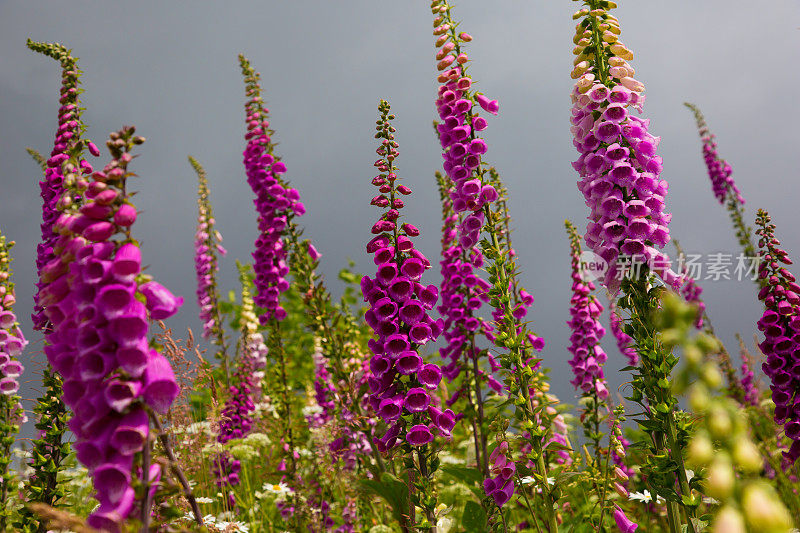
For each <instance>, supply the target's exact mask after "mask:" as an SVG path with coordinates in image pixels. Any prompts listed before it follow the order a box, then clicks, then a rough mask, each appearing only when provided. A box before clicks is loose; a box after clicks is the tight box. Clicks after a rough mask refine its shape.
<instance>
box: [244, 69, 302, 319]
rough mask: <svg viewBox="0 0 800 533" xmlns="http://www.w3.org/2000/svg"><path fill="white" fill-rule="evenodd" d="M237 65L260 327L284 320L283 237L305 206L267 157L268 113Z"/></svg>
mask: <svg viewBox="0 0 800 533" xmlns="http://www.w3.org/2000/svg"><path fill="white" fill-rule="evenodd" d="M239 62H240V63H241V67H242V74H243V75H244V76H245V83H246V84H247V90H246V94H247V97H248V100H247V102H246V103H245V112H246V115H247V133H246V134H245V139H246V140H247V148H246V149H245V151H244V166H245V172H246V173H247V183H248V184H250V187H251V188H252V189H253V192H254V193H255V195H256V199H255V200H253V202H254V203H255V206H256V211H257V212H258V230H259V232H260V234H259V236H258V238H257V239H256V243H255V252H253V259H254V264H253V268H254V269H255V272H256V278H255V285H256V289H257V294H256V296H255V303H256V304H257V305H258V306H259V307H261V308H263V309H264V310H265V312H264V314H263V315H262V316H261V317H260V320H261V321H262V323H266V322H267V321H269V320H270V319H272V318H274V319H276V320H278V321H281V320H283V319H284V318H285V317H286V310H285V309H284V308H283V307H281V305H280V303H279V298H280V295H281V293H283V292H285V291H286V290H287V289H288V288H289V282H288V281H287V280H286V275H287V274H288V273H289V267H288V266H287V264H286V258H287V251H286V247H285V245H284V242H283V235H284V232H285V230H286V229H287V227H288V226H289V222H290V220H291V219H292V218H293V217H296V216H302V215H303V214H304V213H305V207H304V206H303V204H302V203H301V202H300V195H299V193H298V192H297V190H295V189H292V188H290V187H288V186H287V185H286V182H285V181H284V180H283V179H282V178H281V174H284V173H285V172H286V165H285V164H284V163H283V162H282V161H280V160H278V159H276V157H275V156H274V155H273V153H272V151H273V148H274V144H273V143H272V139H271V134H272V130H270V129H269V121H268V120H267V113H268V112H269V111H268V110H267V109H266V108H265V107H264V105H263V100H262V98H261V86H260V85H259V83H258V79H259V74H257V73H256V72H255V71H254V70H253V69H252V67H251V66H250V63H249V62H248V61H247V60H246V59H245V58H244V56H241V55H240V56H239Z"/></svg>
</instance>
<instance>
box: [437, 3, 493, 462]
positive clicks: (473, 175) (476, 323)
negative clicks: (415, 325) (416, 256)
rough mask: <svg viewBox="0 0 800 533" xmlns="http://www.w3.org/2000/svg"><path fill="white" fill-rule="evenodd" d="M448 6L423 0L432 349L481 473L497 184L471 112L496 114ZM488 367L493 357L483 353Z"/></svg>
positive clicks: (480, 123) (482, 122) (480, 126)
mask: <svg viewBox="0 0 800 533" xmlns="http://www.w3.org/2000/svg"><path fill="white" fill-rule="evenodd" d="M451 10H452V7H451V6H450V5H449V4H448V2H447V1H446V0H437V1H434V2H432V3H431V12H432V13H433V15H434V20H433V24H434V30H433V34H434V36H435V37H436V41H435V46H436V48H437V51H436V60H437V61H438V63H437V70H438V71H439V72H440V74H439V76H438V77H437V81H438V82H439V84H440V85H439V88H438V91H437V96H438V98H437V100H436V110H437V112H438V115H439V119H440V122H438V123H437V124H436V125H435V129H436V134H437V138H438V140H439V144H440V145H441V149H442V157H443V159H444V163H443V169H444V172H445V174H444V175H443V176H441V177H440V178H439V186H440V193H441V196H442V202H443V208H444V210H445V211H444V212H445V221H444V226H445V228H444V233H443V237H442V261H441V270H442V278H443V282H442V303H441V305H440V306H439V309H438V310H439V313H440V314H441V315H442V316H443V317H444V319H445V331H444V338H445V340H446V341H447V345H446V346H445V347H444V348H443V349H442V350H441V351H440V354H441V355H442V357H444V358H448V359H449V360H450V363H449V364H448V365H446V366H445V367H444V369H443V371H444V374H445V376H446V377H447V379H448V381H453V380H455V379H456V378H457V377H459V375H461V381H460V384H458V385H456V390H455V391H454V393H453V397H452V398H451V401H450V404H451V405H455V402H456V400H458V399H459V398H463V399H464V400H465V403H466V405H465V406H464V414H465V416H467V417H469V419H470V420H471V421H472V433H473V440H474V444H475V456H476V462H477V465H478V469H479V470H480V471H481V473H482V474H483V475H484V476H486V477H488V476H489V462H488V457H487V456H488V448H487V443H488V434H487V433H488V427H487V422H486V420H487V414H486V413H485V412H484V398H485V396H486V391H487V386H488V387H491V388H493V389H494V390H495V391H496V392H498V393H501V392H502V387H501V385H500V383H499V382H498V381H497V380H496V379H495V378H494V377H493V376H491V374H489V373H486V372H484V370H483V368H482V367H485V363H484V361H485V360H486V359H488V358H489V357H490V354H489V352H488V349H486V348H482V347H481V346H480V345H479V337H480V336H481V334H484V335H487V336H488V337H489V338H490V339H491V338H492V330H493V328H492V326H491V324H490V323H489V322H487V321H484V320H482V319H481V318H480V307H481V305H482V303H484V302H488V299H489V298H488V294H487V292H488V290H489V287H490V284H489V283H487V282H486V281H485V280H483V279H481V277H480V276H479V275H478V274H477V271H476V270H477V269H479V268H480V267H481V266H482V265H483V262H484V258H483V254H482V253H481V252H480V251H479V250H478V249H476V248H475V245H476V244H477V243H478V241H479V240H480V234H481V230H482V228H483V226H484V223H485V215H484V214H483V211H482V208H483V206H484V205H486V204H487V203H490V202H493V201H495V200H497V196H498V195H497V192H496V191H495V190H494V188H493V187H492V186H491V185H489V184H487V183H485V181H486V179H485V177H484V173H485V169H484V168H483V166H482V161H481V156H482V155H483V154H485V153H486V151H487V145H486V142H485V141H484V140H483V139H481V138H480V137H479V134H478V132H480V131H482V130H484V129H486V127H487V125H488V123H487V121H486V119H485V118H483V117H481V116H480V115H479V111H478V109H479V108H483V109H484V110H485V111H487V112H488V113H492V114H495V115H496V114H497V112H498V109H499V106H498V103H497V101H494V100H489V99H488V98H487V97H486V96H485V95H483V94H481V93H479V92H477V91H474V90H473V89H472V80H471V78H470V77H469V75H468V74H467V69H468V61H469V58H468V56H467V54H466V52H465V50H464V49H463V47H464V45H465V44H466V43H468V42H470V41H471V40H472V37H471V36H470V35H469V34H467V33H464V32H457V30H456V28H457V26H458V24H457V23H456V21H455V20H454V19H453V17H452V13H451ZM489 362H490V365H491V367H492V370H493V371H494V370H495V368H496V366H497V365H496V362H494V361H493V359H489Z"/></svg>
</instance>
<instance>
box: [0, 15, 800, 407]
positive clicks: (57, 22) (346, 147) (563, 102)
mask: <svg viewBox="0 0 800 533" xmlns="http://www.w3.org/2000/svg"><path fill="white" fill-rule="evenodd" d="M619 3H620V8H619V9H618V10H616V11H615V13H616V15H617V16H618V18H619V19H620V21H621V24H622V38H623V41H624V42H625V43H626V44H627V45H628V46H629V47H630V48H631V49H632V50H633V51H634V54H635V58H634V61H633V65H634V66H635V68H636V70H637V76H636V77H637V78H639V79H640V80H641V81H642V82H644V84H645V86H646V87H647V90H646V94H647V101H646V104H645V112H644V115H643V116H645V117H647V118H650V119H651V130H652V132H653V133H654V134H655V135H660V136H662V142H661V145H660V147H659V154H660V155H661V156H663V158H664V168H665V170H664V174H663V176H664V177H665V178H666V179H667V180H668V181H669V182H670V185H671V186H670V193H669V196H668V198H667V208H668V210H671V211H672V212H673V214H674V217H673V221H672V224H671V229H672V235H673V236H674V237H677V238H678V239H679V240H680V241H681V242H682V244H683V246H684V248H685V249H686V250H687V251H688V252H699V251H703V250H705V251H709V252H725V253H733V254H736V253H738V252H739V250H738V248H737V245H736V242H735V239H734V236H733V233H732V230H731V228H730V225H729V223H728V219H727V213H726V212H725V211H724V209H723V208H722V207H721V206H719V205H717V204H716V202H715V200H714V198H713V196H712V194H711V189H710V185H709V182H708V179H707V177H706V173H705V169H704V166H703V162H702V158H701V155H700V143H699V139H698V136H697V132H696V130H695V126H694V122H693V118H692V116H691V114H690V113H689V112H688V111H687V110H686V109H685V108H684V107H683V106H682V102H684V101H685V100H690V101H692V102H695V103H696V104H698V105H699V106H700V107H701V109H702V110H703V111H704V113H705V114H706V118H707V120H708V122H709V124H710V127H711V129H712V130H713V131H714V132H715V133H716V134H717V137H718V142H719V146H720V151H721V154H722V155H723V157H726V158H728V160H729V161H730V163H731V164H732V165H733V168H734V177H735V179H736V181H737V184H738V185H739V187H740V189H741V191H742V193H743V194H744V196H745V198H746V199H747V201H748V204H747V214H748V216H749V217H750V218H751V219H752V218H754V213H755V210H756V209H757V208H758V207H765V208H767V209H769V210H770V212H771V214H772V215H773V219H774V221H775V222H776V223H777V225H778V235H779V236H780V238H781V239H782V240H783V243H784V245H785V246H786V248H787V249H788V251H789V253H790V255H791V256H792V257H794V258H795V259H796V260H800V233H798V232H797V231H796V228H797V225H798V222H800V212H798V209H797V203H798V199H799V198H800V194H799V193H800V182H798V180H797V179H796V178H795V176H796V169H797V167H798V150H797V147H798V145H800V142H798V141H800V135H799V134H798V132H797V131H798V130H797V129H796V128H795V127H794V126H795V125H796V124H798V123H800V120H798V119H800V112H799V111H798V106H797V105H796V94H797V87H798V81H800V74H798V70H797V68H796V58H797V50H798V44H800V42H799V41H800V32H799V31H798V26H800V24H799V23H798V4H797V2H796V1H790V0H773V1H770V2H753V1H743V0H724V1H723V0H676V1H671V2H664V1H663V0H636V1H635V2H634V1H631V0H628V1H625V0H622V1H620V2H619ZM576 8H577V3H575V2H570V1H568V0H560V1H555V0H498V1H492V2H486V1H478V0H461V1H460V2H458V6H457V7H456V11H455V13H456V16H457V18H459V19H460V20H462V21H463V24H462V28H463V29H464V30H465V31H468V32H469V33H471V34H472V35H473V36H474V37H475V40H474V41H473V42H472V43H471V45H470V46H469V49H468V52H469V53H470V57H471V59H473V60H474V63H473V65H472V67H471V70H470V72H471V74H472V76H473V77H474V79H475V80H476V81H477V82H478V83H479V87H480V89H481V90H482V91H484V92H485V93H486V94H488V95H489V96H491V97H493V98H497V99H498V100H499V101H500V115H499V117H496V118H492V119H490V123H489V129H488V130H486V132H485V133H486V136H485V137H486V139H487V142H488V143H489V152H488V154H487V156H486V157H487V158H488V160H489V161H491V162H492V163H493V164H494V165H495V166H496V167H497V168H498V169H499V170H500V172H501V175H502V176H503V178H504V179H505V182H506V184H507V186H508V188H509V190H510V193H511V208H512V215H513V216H514V227H515V229H516V232H515V235H514V243H515V247H516V249H517V251H518V253H519V256H520V261H519V263H520V265H521V267H522V281H523V283H524V285H525V286H526V287H527V288H528V289H529V291H530V292H531V293H532V294H533V295H534V296H535V297H536V303H535V304H534V307H533V310H532V313H531V314H530V315H529V317H530V319H531V320H532V323H533V327H534V328H535V329H536V330H537V331H538V332H539V333H540V334H541V335H543V336H544V337H545V338H546V340H547V343H548V346H547V348H546V350H545V352H544V358H545V361H546V364H547V365H548V366H550V367H551V368H552V369H553V374H552V376H553V378H552V379H553V383H554V390H555V392H557V393H558V394H559V396H560V397H561V398H562V399H563V400H564V401H569V402H573V401H574V393H573V390H572V388H571V386H570V385H569V383H568V381H569V379H570V377H571V376H570V373H569V369H568V365H567V363H566V361H567V359H568V358H569V354H568V353H567V351H566V346H567V337H568V330H567V328H566V326H565V321H566V320H567V319H568V308H569V307H568V306H569V303H568V302H569V287H570V280H569V272H568V268H569V262H568V261H569V259H568V244H567V240H566V237H565V234H564V230H563V220H564V218H570V219H571V220H573V221H574V222H576V223H577V224H578V225H579V227H581V229H582V228H583V226H584V220H585V218H586V216H587V214H588V211H587V208H586V207H585V206H584V205H583V200H582V197H581V195H580V193H579V192H578V190H577V188H576V186H575V182H576V180H577V175H576V173H575V172H574V170H573V169H572V167H571V166H570V162H571V161H573V160H574V159H575V158H576V152H575V150H574V148H573V146H572V143H571V136H570V132H569V123H568V118H569V109H570V101H569V97H568V95H569V92H570V89H571V85H572V80H570V78H569V72H570V70H571V66H572V57H573V56H572V55H571V50H572V47H573V44H572V36H573V32H574V22H573V21H572V19H571V14H572V12H573V11H574V10H575V9H576ZM431 28H432V26H431V15H430V10H429V9H428V2H427V1H420V2H410V1H385V0H360V1H357V0H337V1H334V2H330V1H328V2H323V1H311V0H294V1H291V2H289V1H277V0H269V1H259V2H255V1H253V2H240V1H235V0H231V1H226V2H211V1H191V2H189V1H155V0H142V1H137V2H126V3H122V2H104V1H99V0H96V1H88V0H73V1H70V2H41V1H35V0H34V1H22V0H0V50H2V54H0V186H1V187H2V189H0V191H2V192H0V229H2V231H3V232H4V233H5V234H6V235H8V237H9V238H11V239H15V240H16V241H17V242H18V245H17V247H16V248H15V250H14V256H15V262H14V268H15V270H16V273H15V279H16V282H17V293H18V298H19V304H18V306H17V310H18V313H19V315H21V319H22V323H23V327H24V328H25V330H26V332H28V334H29V337H30V338H31V340H34V341H36V340H38V336H37V335H34V334H32V333H30V319H29V316H28V315H29V314H30V309H31V297H32V292H33V284H34V273H35V268H34V259H35V248H36V243H37V240H38V238H39V222H40V221H39V218H40V209H41V208H40V199H39V196H38V194H39V188H38V185H37V181H38V179H39V171H38V168H37V167H36V166H35V164H34V163H33V162H32V161H30V159H29V158H28V155H27V154H26V153H25V151H24V148H25V147H26V146H31V147H34V148H36V149H38V150H40V151H41V152H49V151H50V149H51V148H52V139H53V135H54V132H55V127H56V113H57V108H58V103H57V93H58V88H59V82H60V68H59V66H58V65H57V64H56V63H55V62H54V61H53V60H51V59H49V58H45V57H43V56H40V55H37V54H34V53H33V52H30V51H28V50H27V49H26V47H25V40H26V38H28V37H31V38H33V39H34V40H44V41H59V42H62V43H64V44H66V45H67V46H68V47H70V48H72V49H73V52H74V54H75V55H76V56H78V57H79V58H80V62H79V64H80V67H81V68H82V69H83V71H84V76H83V83H84V85H83V87H84V88H85V89H86V92H85V93H84V95H83V103H84V105H85V106H86V107H87V111H86V113H85V121H86V123H87V124H88V126H89V131H88V135H89V137H91V138H92V139H94V140H95V141H96V142H97V143H98V145H101V144H102V142H103V141H104V140H105V138H106V137H107V135H108V133H109V132H110V131H113V130H116V129H118V128H119V127H120V126H121V125H123V124H135V125H136V126H137V128H138V131H139V132H140V133H141V134H142V135H144V136H146V137H147V139H148V141H147V142H146V143H145V144H144V145H143V146H142V147H141V149H140V150H139V151H138V153H139V154H141V157H139V158H138V159H137V160H136V162H135V164H134V167H133V168H134V171H135V172H137V173H138V174H139V175H140V176H141V177H140V178H139V179H138V180H137V182H136V188H137V189H138V190H139V191H140V193H139V194H138V195H137V196H136V197H135V201H136V204H137V206H138V207H139V209H141V210H142V211H143V214H142V216H141V217H140V219H139V221H138V222H137V224H136V226H135V228H134V229H135V234H136V236H137V237H139V238H140V240H141V241H142V243H143V254H144V256H145V258H146V262H147V263H149V264H150V265H151V268H150V270H149V272H150V273H151V274H153V275H154V276H155V277H156V279H158V280H159V281H161V282H162V283H164V284H165V285H167V286H168V287H170V288H171V289H172V290H173V291H174V292H176V293H177V294H180V295H183V296H184V297H185V298H186V305H185V306H184V308H183V311H182V313H181V314H180V315H179V316H178V317H176V318H174V319H172V321H171V325H172V326H174V327H175V328H176V330H181V329H185V327H187V326H191V327H192V328H193V330H194V331H196V332H197V331H199V329H200V327H199V320H198V319H197V307H196V305H195V303H194V272H193V258H192V239H193V233H194V228H195V218H196V196H195V194H196V181H195V176H194V173H193V172H192V170H191V168H190V167H189V165H188V163H187V162H186V156H187V154H192V155H194V156H195V157H197V158H198V159H199V160H200V161H201V163H202V164H203V165H204V166H205V167H206V170H207V171H208V174H209V178H210V181H211V196H212V201H213V203H214V209H215V213H216V218H217V221H218V227H219V229H220V230H221V231H222V233H223V235H224V237H225V245H226V247H227V248H228V250H229V251H230V253H229V255H228V257H227V258H226V259H225V260H224V261H223V263H222V272H223V273H222V287H223V289H225V290H227V289H229V288H235V287H236V281H235V280H236V273H235V267H234V259H235V258H239V259H242V260H249V254H250V252H251V250H252V246H253V240H254V238H255V236H256V226H255V212H254V210H253V207H252V202H251V198H252V193H251V191H250V189H249V187H248V186H247V183H246V181H245V177H244V172H243V168H242V164H241V152H242V150H243V148H244V140H243V133H244V122H243V119H244V117H243V103H244V88H243V83H242V79H241V75H240V73H239V68H238V64H237V60H236V56H237V54H239V53H244V54H245V55H246V56H247V57H248V58H249V59H250V60H251V61H252V64H253V66H254V67H255V68H256V69H257V70H259V71H260V72H261V73H262V81H263V88H264V91H265V96H266V99H267V102H268V105H269V108H270V110H271V114H272V119H271V120H272V125H273V127H274V128H275V129H276V130H277V135H276V138H277V140H278V141H279V143H280V144H279V146H278V149H277V150H278V152H279V153H280V154H281V155H282V157H283V159H284V161H285V162H286V164H287V166H288V168H289V172H288V174H287V176H288V177H289V178H290V180H291V181H292V183H293V185H294V186H295V187H296V188H297V189H299V191H300V194H301V196H302V199H303V201H304V202H305V204H306V206H307V207H308V213H307V214H306V215H305V216H304V217H303V218H302V219H301V220H302V222H303V224H304V225H305V226H306V228H307V235H308V236H310V237H312V238H313V239H314V241H315V243H316V245H317V247H318V248H319V249H320V251H321V252H322V253H323V254H324V257H323V267H322V268H323V270H324V272H325V273H326V274H327V275H328V278H329V279H330V278H334V277H335V273H336V272H337V271H338V269H339V268H340V267H342V266H343V265H345V264H346V261H347V258H352V259H354V260H355V261H356V264H357V269H358V271H360V272H367V271H369V270H370V268H371V267H372V266H373V265H372V264H371V261H369V259H368V258H367V257H366V254H365V252H364V243H365V242H366V241H367V240H368V239H369V237H370V235H369V228H370V226H371V224H372V223H373V221H374V220H375V218H376V216H377V215H378V210H377V209H376V208H374V207H370V206H369V199H370V198H371V196H372V194H373V190H372V189H373V187H372V186H371V185H370V184H369V181H370V179H371V177H372V174H373V169H372V166H371V163H372V161H374V158H375V154H374V149H375V143H374V140H373V139H372V132H373V127H374V120H375V117H376V105H377V102H378V99H379V98H386V99H388V100H390V102H391V103H392V106H393V110H394V111H395V113H396V114H397V117H398V118H397V128H398V133H397V139H398V141H399V143H400V153H401V155H400V158H399V161H398V163H399V166H400V169H401V176H402V177H403V178H404V179H405V183H407V184H408V185H409V186H411V187H412V188H413V189H414V192H415V194H414V195H412V196H411V197H410V201H409V202H408V204H407V205H408V209H407V210H406V216H407V220H408V221H410V222H412V223H414V224H415V225H417V226H418V227H420V228H421V230H422V232H423V234H422V237H421V238H420V239H419V240H418V243H419V246H420V248H421V249H422V250H423V251H424V252H425V253H426V254H427V255H428V256H429V257H430V258H431V259H432V260H434V261H436V262H438V259H437V258H438V253H439V229H440V210H439V205H438V196H437V194H436V190H435V183H434V180H433V172H434V171H435V170H436V169H438V168H439V167H440V155H439V149H438V146H437V142H436V140H435V138H434V136H433V133H432V130H431V121H432V120H433V119H434V118H435V111H434V105H433V100H434V98H435V90H436V82H435V75H436V70H435V61H434V57H433V56H434V52H435V50H434V48H433V37H432V35H431ZM667 251H668V252H669V253H670V254H672V253H673V249H672V248H671V245H670V248H669V249H668V250H667ZM426 279H427V280H428V281H429V282H438V281H439V279H440V278H439V274H438V271H436V270H434V271H430V272H429V273H428V274H427V276H426ZM331 285H332V286H333V289H334V291H335V292H338V290H339V289H340V287H339V285H338V284H337V283H331ZM701 285H702V286H703V288H704V289H705V292H704V297H705V299H706V302H707V304H708V308H709V313H710V315H711V317H712V320H713V322H714V323H715V325H716V326H717V328H718V329H719V331H720V332H721V336H722V338H723V340H724V341H725V342H726V344H728V346H729V349H732V350H734V349H735V340H734V333H735V332H741V333H742V334H743V335H744V336H745V338H748V339H749V338H750V337H751V336H752V333H753V332H754V331H755V326H754V323H755V321H756V320H757V319H758V317H759V315H760V312H761V308H760V305H759V303H758V301H757V300H756V298H755V290H754V285H753V284H752V283H751V282H745V281H742V282H736V281H730V282H720V281H717V282H711V281H701ZM607 344H608V345H609V348H610V343H607ZM38 346H40V344H38ZM609 351H610V353H611V354H612V355H611V359H610V361H609V363H608V367H607V369H606V375H607V376H609V381H610V384H611V386H612V387H614V388H616V387H617V386H619V385H620V384H621V383H623V381H624V380H625V379H627V376H624V375H622V374H620V373H619V372H617V369H618V368H620V367H622V366H623V364H624V363H623V359H622V356H620V355H619V354H618V353H616V351H615V350H612V349H610V350H609ZM33 353H34V350H29V352H28V354H26V356H25V360H24V362H25V363H26V364H28V365H29V367H30V368H33V367H34V366H35V365H31V364H30V363H31V361H30V357H31V354H33ZM37 357H39V356H38V355H37ZM34 377H35V376H30V375H29V376H28V379H34ZM31 385H33V383H31Z"/></svg>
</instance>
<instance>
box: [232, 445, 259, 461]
mask: <svg viewBox="0 0 800 533" xmlns="http://www.w3.org/2000/svg"><path fill="white" fill-rule="evenodd" d="M230 450H231V455H233V456H234V457H235V458H236V459H239V460H242V459H245V460H247V459H252V458H253V457H255V456H256V455H258V452H257V451H256V449H255V448H253V447H252V446H249V445H247V444H244V443H238V444H236V445H235V446H231V448H230Z"/></svg>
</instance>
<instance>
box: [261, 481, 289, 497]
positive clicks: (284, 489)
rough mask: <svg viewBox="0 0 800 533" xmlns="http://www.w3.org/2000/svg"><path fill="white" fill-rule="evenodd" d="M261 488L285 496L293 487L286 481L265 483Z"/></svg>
mask: <svg viewBox="0 0 800 533" xmlns="http://www.w3.org/2000/svg"><path fill="white" fill-rule="evenodd" d="M261 489H262V490H264V491H266V492H268V493H270V494H278V495H279V496H283V495H284V494H288V493H289V492H291V489H290V488H289V486H288V485H287V484H286V483H278V484H275V485H271V484H269V483H264V486H263V487H261Z"/></svg>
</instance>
